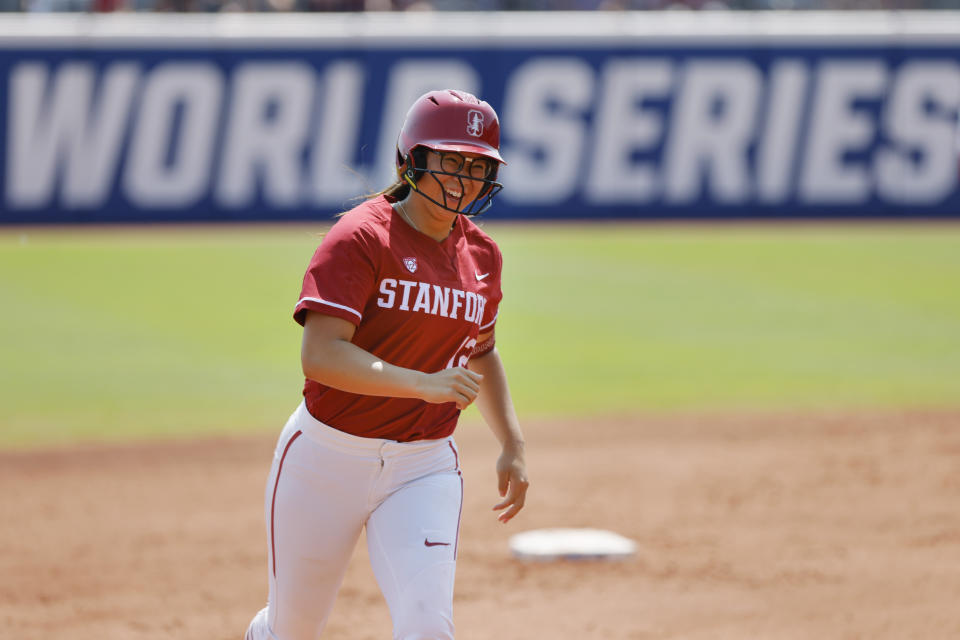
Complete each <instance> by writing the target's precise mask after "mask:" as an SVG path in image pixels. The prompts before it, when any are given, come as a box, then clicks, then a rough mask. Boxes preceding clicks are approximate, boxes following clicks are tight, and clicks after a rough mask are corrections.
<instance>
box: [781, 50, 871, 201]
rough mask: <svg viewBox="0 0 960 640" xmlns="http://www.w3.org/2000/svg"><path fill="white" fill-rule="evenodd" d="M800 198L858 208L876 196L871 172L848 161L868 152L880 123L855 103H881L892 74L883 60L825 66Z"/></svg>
mask: <svg viewBox="0 0 960 640" xmlns="http://www.w3.org/2000/svg"><path fill="white" fill-rule="evenodd" d="M818 71H819V74H818V75H819V77H818V83H817V87H816V94H815V95H814V102H813V110H812V113H811V120H810V131H809V133H808V135H807V145H806V149H805V151H806V154H805V157H804V163H803V169H802V171H801V174H800V196H801V198H802V199H803V200H805V201H806V202H811V203H816V202H823V203H826V202H829V203H842V204H846V203H849V204H855V203H857V202H863V201H865V200H866V199H867V198H868V197H869V195H870V191H871V179H870V173H869V167H867V166H864V164H863V163H857V164H854V163H852V162H850V161H847V160H846V159H845V157H844V156H845V155H846V154H848V153H849V152H857V151H860V152H862V151H865V150H866V149H867V148H868V147H869V146H870V144H871V143H872V142H873V140H874V136H875V135H876V129H875V123H874V122H873V120H872V118H871V117H870V115H868V114H866V113H864V112H863V111H862V110H859V111H858V110H854V108H853V101H854V100H856V99H863V98H878V97H880V95H881V93H882V92H883V88H884V84H885V83H886V79H887V69H886V66H885V65H884V63H883V62H881V61H880V60H829V61H826V62H824V63H822V64H821V65H820V68H819V70H818Z"/></svg>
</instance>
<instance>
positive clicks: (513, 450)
mask: <svg viewBox="0 0 960 640" xmlns="http://www.w3.org/2000/svg"><path fill="white" fill-rule="evenodd" d="M497 483H498V485H499V486H498V489H499V491H500V497H501V498H503V500H502V501H500V502H499V503H497V504H495V505H493V510H494V511H500V510H501V509H506V511H504V512H503V513H501V514H500V515H499V516H497V519H498V520H499V521H500V522H504V523H506V522H509V521H510V519H511V518H513V516H515V515H517V513H518V512H519V511H520V509H523V504H524V502H525V501H526V499H527V487H529V486H530V481H529V480H528V479H527V463H526V461H525V460H524V457H523V446H522V445H521V446H519V447H514V446H507V447H504V448H503V453H501V454H500V458H499V459H498V460H497Z"/></svg>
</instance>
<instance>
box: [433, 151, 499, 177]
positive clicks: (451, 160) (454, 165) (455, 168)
mask: <svg viewBox="0 0 960 640" xmlns="http://www.w3.org/2000/svg"><path fill="white" fill-rule="evenodd" d="M434 153H435V154H437V155H438V156H440V170H441V171H443V172H444V173H460V172H461V171H462V169H463V165H464V164H467V163H469V165H470V166H469V167H467V172H466V173H465V174H464V175H468V176H470V177H471V178H476V179H477V180H483V179H485V178H486V177H487V176H489V175H490V173H491V172H492V171H493V161H492V160H490V159H488V158H484V157H476V158H465V157H463V156H462V155H461V154H459V153H457V152H455V151H434Z"/></svg>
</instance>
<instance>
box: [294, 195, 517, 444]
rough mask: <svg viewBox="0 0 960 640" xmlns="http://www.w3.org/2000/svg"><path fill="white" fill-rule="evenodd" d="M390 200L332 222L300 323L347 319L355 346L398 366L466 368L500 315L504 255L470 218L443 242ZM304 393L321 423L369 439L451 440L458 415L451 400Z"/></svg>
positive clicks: (308, 388) (315, 387) (310, 272)
mask: <svg viewBox="0 0 960 640" xmlns="http://www.w3.org/2000/svg"><path fill="white" fill-rule="evenodd" d="M391 202H392V200H389V199H387V198H386V197H384V196H379V197H376V198H373V199H371V200H368V201H366V202H364V203H363V204H361V205H360V206H358V207H356V208H355V209H353V210H351V211H350V212H348V213H347V214H345V215H344V216H343V217H342V218H340V220H338V221H337V223H336V224H335V225H333V227H332V228H331V229H330V232H329V233H327V235H326V236H324V238H323V241H322V242H321V243H320V246H319V247H318V248H317V251H316V253H315V254H314V256H313V260H311V261H310V267H309V268H308V269H307V273H306V275H305V276H304V278H303V290H302V291H301V293H300V301H299V302H298V303H297V308H296V310H295V311H294V314H293V317H294V319H295V320H296V321H297V322H299V323H300V324H301V325H302V324H303V323H304V322H305V320H306V313H307V310H310V311H317V312H320V313H324V314H327V315H331V316H336V317H338V318H343V319H344V320H348V321H349V322H352V323H353V324H354V325H356V327H357V329H356V332H355V333H354V335H353V343H354V344H355V345H357V346H358V347H362V348H363V349H366V350H367V351H369V352H370V353H372V354H373V355H375V356H377V357H378V358H380V359H381V360H383V361H384V362H387V363H389V364H393V365H396V366H398V367H405V368H407V369H417V370H419V371H423V372H425V373H434V372H436V371H441V370H443V369H444V368H447V367H454V366H464V365H466V363H467V361H468V360H469V358H470V355H471V353H472V351H473V348H474V347H475V346H476V339H477V335H478V334H480V333H486V332H488V331H490V330H492V329H493V327H494V324H495V322H496V319H497V308H498V305H499V304H500V299H501V298H502V295H503V294H502V293H501V291H500V267H501V256H500V249H499V248H498V247H497V245H496V244H495V243H494V242H493V240H491V239H490V237H489V236H488V235H487V234H485V233H484V232H483V231H481V230H480V229H479V228H478V227H477V226H476V225H475V224H474V223H473V222H471V221H470V220H468V219H467V218H466V217H464V216H457V219H456V223H455V224H454V227H453V230H452V231H451V232H450V235H449V236H447V238H446V239H445V240H444V241H443V242H437V241H436V240H433V239H432V238H429V237H427V236H426V235H424V234H422V233H420V232H419V231H416V230H415V229H413V228H412V227H411V226H410V225H409V224H407V223H406V222H405V221H404V219H403V218H402V217H401V216H400V215H399V214H398V213H396V212H394V209H393V207H392V206H391ZM303 395H304V398H305V399H306V404H307V409H308V410H309V411H310V413H311V414H312V415H313V417H315V418H316V419H317V420H320V421H321V422H324V423H326V424H328V425H330V426H331V427H335V428H337V429H339V430H341V431H346V432H347V433H352V434H354V435H358V436H364V437H368V438H385V439H388V440H397V441H400V442H407V441H410V440H426V439H436V438H443V437H446V436H448V435H450V434H451V433H453V430H454V427H456V424H457V418H458V417H459V415H460V411H459V410H458V409H457V406H456V404H454V403H453V402H447V403H444V404H431V403H428V402H424V401H422V400H417V399H411V398H391V397H383V396H366V395H359V394H355V393H347V392H345V391H340V390H339V389H334V388H332V387H328V386H325V385H322V384H320V383H318V382H315V381H313V380H307V381H306V384H305V385H304V388H303Z"/></svg>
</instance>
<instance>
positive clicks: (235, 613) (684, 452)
mask: <svg viewBox="0 0 960 640" xmlns="http://www.w3.org/2000/svg"><path fill="white" fill-rule="evenodd" d="M526 431H527V437H528V441H529V444H528V447H529V465H530V471H531V477H532V481H533V484H532V487H531V492H530V495H529V501H528V508H527V509H526V510H525V511H524V513H523V514H521V516H520V517H519V518H518V519H517V520H515V521H514V523H512V524H510V525H508V526H503V525H500V524H498V523H497V522H496V521H495V518H494V515H493V514H492V512H491V511H490V506H492V505H493V504H494V502H496V498H497V497H496V495H495V485H494V478H493V462H494V459H495V456H496V447H495V443H494V440H493V438H492V436H491V435H490V434H489V433H488V432H487V431H486V429H485V428H484V427H482V426H481V425H479V424H467V425H464V426H463V427H461V430H460V432H459V433H458V442H459V444H460V449H461V452H462V458H463V460H462V463H463V467H464V473H465V476H466V480H467V488H466V495H467V497H466V503H465V506H464V518H463V529H462V538H461V543H460V562H459V567H458V574H457V596H456V598H457V605H456V622H457V629H458V634H457V637H458V639H460V640H490V639H493V638H497V639H498V640H512V639H516V640H530V639H537V638H544V639H547V638H550V639H553V638H577V639H583V638H597V639H603V640H618V639H631V640H636V639H641V638H658V639H662V638H685V639H688V640H689V639H698V638H703V639H706V638H710V639H714V638H735V639H738V640H742V639H747V638H762V639H764V640H773V639H780V638H784V639H788V638H789V639H798V640H799V639H804V640H806V639H809V638H817V639H824V638H860V637H863V638H871V639H879V638H890V639H896V640H902V639H903V638H925V639H932V638H958V637H960V605H958V603H960V412H916V413H897V414H874V415H850V414H848V415H829V416H828V415H789V416H788V415H777V416H773V415H752V416H721V417H705V416H699V417H688V418H676V417H672V418H663V419H660V418H624V419H622V420H608V421H603V422H601V421H599V420H584V421H578V422H566V423H561V422H551V423H546V422H544V423H539V424H528V425H526ZM273 439H274V436H272V435H271V436H269V437H264V436H258V437H253V438H244V439H232V440H217V441H209V440H206V441H198V442H183V443H163V444H156V445H152V446H128V447H122V446H103V447H86V448H79V449H71V450H62V451H44V452H33V453H13V454H11V453H7V454H0V495H2V496H3V498H2V500H0V636H2V637H4V638H17V639H18V640H34V639H36V640H49V639H51V638H69V639H71V640H94V639H96V640H131V639H141V638H142V639H148V638H149V639H156V640H186V639H194V638H201V639H204V640H239V639H240V638H242V636H243V632H244V630H245V629H246V625H247V622H248V621H249V619H250V617H251V616H252V615H253V613H254V612H256V611H257V610H258V609H259V608H260V607H261V606H262V605H263V603H264V600H265V597H266V566H267V565H266V542H265V531H264V525H263V522H262V496H263V488H264V482H265V479H266V474H267V469H268V465H269V462H270V456H271V453H272V450H273V444H274V442H273ZM554 526H590V527H600V528H607V529H613V530H615V531H618V532H619V533H621V534H624V535H626V536H629V537H631V538H633V539H635V540H636V541H637V542H638V546H639V552H638V554H637V556H636V557H635V558H634V559H633V560H631V561H628V562H622V563H616V564H607V563H590V562H579V563H578V562H567V563H551V564H524V563H520V562H517V561H515V560H513V559H511V558H510V556H509V554H508V551H507V540H508V538H509V536H510V535H512V534H513V533H517V532H519V531H523V530H526V529H532V528H539V527H554ZM325 637H328V638H344V639H350V640H364V639H371V640H372V639H384V638H389V637H390V621H389V617H388V614H387V611H386V605H385V604H384V602H383V599H382V597H381V596H380V593H379V591H378V590H377V587H376V584H375V582H374V580H373V576H372V573H371V571H370V568H369V564H368V562H367V558H366V552H365V551H364V545H363V544H362V543H361V545H359V546H358V550H357V553H356V555H355V557H354V559H353V561H352V563H351V566H350V570H349V573H348V575H347V579H346V582H345V584H344V587H343V590H342V592H341V595H340V598H339V599H338V601H337V604H336V607H335V609H334V613H333V618H332V620H331V623H330V626H329V627H328V633H327V634H326V636H325Z"/></svg>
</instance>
